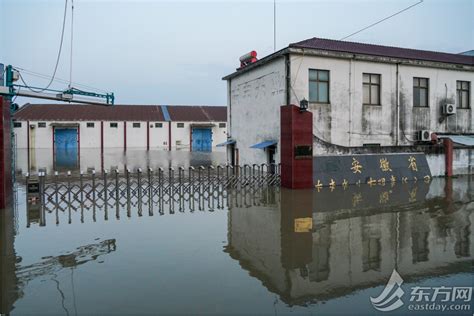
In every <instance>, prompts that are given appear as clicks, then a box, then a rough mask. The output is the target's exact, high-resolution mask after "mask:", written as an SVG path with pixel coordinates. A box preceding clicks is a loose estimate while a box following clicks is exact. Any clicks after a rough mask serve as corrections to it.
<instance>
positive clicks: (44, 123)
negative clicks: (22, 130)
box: [38, 122, 46, 128]
mask: <svg viewBox="0 0 474 316" xmlns="http://www.w3.org/2000/svg"><path fill="white" fill-rule="evenodd" d="M45 127H46V122H39V123H38V128H45Z"/></svg>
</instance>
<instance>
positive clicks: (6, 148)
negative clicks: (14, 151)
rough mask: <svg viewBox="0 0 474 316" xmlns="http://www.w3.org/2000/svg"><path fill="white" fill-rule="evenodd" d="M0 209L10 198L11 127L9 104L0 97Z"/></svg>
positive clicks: (4, 206)
mask: <svg viewBox="0 0 474 316" xmlns="http://www.w3.org/2000/svg"><path fill="white" fill-rule="evenodd" d="M0 114H1V117H0V209H4V208H6V206H7V205H8V202H9V201H10V197H11V190H12V183H11V165H12V164H11V134H10V132H11V125H10V102H7V101H6V99H5V98H3V97H2V96H0Z"/></svg>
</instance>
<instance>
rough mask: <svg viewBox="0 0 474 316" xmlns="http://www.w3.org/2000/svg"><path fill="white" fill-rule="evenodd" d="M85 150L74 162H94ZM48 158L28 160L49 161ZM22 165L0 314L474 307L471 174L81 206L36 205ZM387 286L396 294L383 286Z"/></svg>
mask: <svg viewBox="0 0 474 316" xmlns="http://www.w3.org/2000/svg"><path fill="white" fill-rule="evenodd" d="M81 155H86V153H81ZM130 155H133V157H134V158H133V157H132V156H128V157H125V158H124V157H123V156H120V155H118V154H110V155H109V156H108V157H115V156H117V157H118V158H117V159H116V160H113V159H112V160H113V161H108V160H106V162H105V164H106V165H107V164H108V165H111V166H118V168H123V166H124V165H136V166H141V167H145V168H146V166H147V165H150V164H153V165H154V167H155V166H159V165H160V164H159V163H158V162H157V160H158V159H160V161H163V159H165V161H166V163H165V165H170V164H172V163H168V160H169V159H170V157H168V156H166V155H168V153H163V154H156V156H154V154H150V155H148V156H147V155H142V154H140V153H137V152H135V153H133V154H130ZM95 156H97V155H94V157H95ZM165 156H166V157H165ZM22 157H24V155H22ZM91 157H92V155H91V156H90V157H88V158H87V157H85V158H82V159H81V161H77V162H76V161H75V162H74V163H75V164H76V165H74V166H75V168H76V169H78V168H81V169H87V168H89V167H90V168H92V167H94V168H97V170H100V165H101V164H104V163H103V162H101V161H100V158H99V160H98V161H93V159H92V158H91ZM98 157H100V155H98ZM174 157H175V158H176V159H177V160H178V164H181V163H182V164H184V165H186V166H189V165H193V164H194V162H195V161H198V164H201V163H203V162H204V164H205V163H220V162H225V154H224V153H213V154H207V155H206V154H200V155H197V156H193V155H191V154H189V153H181V154H180V153H178V154H175V156H174ZM30 159H31V157H30ZM49 159H50V160H48V158H47V157H46V158H44V163H42V164H43V165H41V164H40V163H37V162H36V161H35V164H36V165H35V169H40V168H42V167H44V168H46V169H49V170H48V172H50V171H51V170H53V169H56V168H55V164H57V162H58V160H57V159H56V160H54V159H53V160H51V158H49ZM87 159H89V160H91V159H92V160H91V161H90V162H87V163H88V164H90V166H88V165H87V164H86V165H84V161H86V160H87ZM107 159H108V158H107ZM124 159H126V160H127V161H128V162H127V163H124ZM166 159H168V160H166ZM150 162H151V163H150ZM29 164H30V166H28V162H25V159H24V158H22V159H19V161H18V163H17V166H16V168H17V170H19V172H18V176H17V181H16V183H15V193H14V203H13V206H12V207H11V208H10V209H7V210H6V211H2V212H0V231H1V234H0V243H1V253H0V254H1V257H0V276H1V278H0V313H2V314H11V315H90V314H95V315H104V314H110V315H112V314H113V315H140V314H149V315H155V314H156V315H169V314H179V315H193V314H215V315H222V314H232V315H238V314H250V315H285V314H289V315H300V314H302V315H327V314H345V315H355V314H359V315H365V314H388V315H407V314H412V313H413V315H417V314H419V315H425V314H432V313H437V314H442V315H449V314H453V315H454V314H455V315H462V314H465V315H472V313H473V310H474V309H473V306H472V286H473V262H474V261H473V254H474V243H473V230H474V227H473V224H472V223H473V221H474V216H473V210H474V177H472V176H466V177H458V178H455V179H451V180H445V179H436V178H435V179H433V180H432V181H430V182H425V181H418V182H416V183H414V182H408V183H395V184H391V183H387V184H385V185H375V186H369V185H360V186H349V187H347V188H343V187H336V188H334V189H331V188H322V189H320V190H317V189H314V190H298V191H291V190H286V189H282V188H280V187H279V186H275V185H268V186H267V185H265V184H261V185H258V186H246V185H242V186H240V187H238V188H235V187H232V188H214V189H213V191H212V192H207V193H203V194H202V195H200V196H199V197H197V198H196V199H191V198H189V195H186V194H184V195H182V196H179V197H177V198H172V199H169V198H168V199H165V200H163V201H160V200H158V199H155V198H152V199H151V200H148V199H145V198H143V199H142V198H136V199H133V200H131V201H126V199H125V197H126V195H123V196H122V198H121V199H119V201H116V200H113V192H109V193H110V194H109V195H106V196H101V197H100V198H99V197H98V198H97V199H95V200H94V201H93V202H92V200H91V199H89V200H88V202H87V203H83V204H82V205H81V204H80V203H79V204H78V203H69V204H68V203H60V205H58V204H56V202H55V200H54V196H51V197H50V198H49V199H47V200H46V202H45V205H43V206H42V207H40V206H39V205H38V204H34V203H31V202H28V198H27V194H26V186H25V181H24V177H23V176H21V175H20V173H21V172H23V173H24V172H26V170H28V169H30V170H31V171H33V172H34V170H32V166H31V161H30V162H29ZM74 166H73V167H74ZM132 167H135V166H132ZM107 168H110V166H109V167H107ZM20 169H21V170H20ZM73 169H74V168H73ZM137 194H138V195H140V194H141V193H137ZM61 199H63V200H64V198H62V197H60V200H61ZM394 271H395V272H394ZM391 278H392V279H391ZM389 279H391V280H392V282H389ZM387 283H389V285H387ZM387 288H388V290H390V289H392V292H391V293H395V295H394V296H393V297H391V296H386V297H382V296H383V295H381V294H383V292H384V289H387ZM397 289H401V290H402V291H396V290H397ZM391 293H390V295H391ZM371 298H372V299H371ZM381 300H382V301H384V302H382V303H383V304H382V303H380V301H381ZM395 303H396V304H398V305H395ZM400 304H401V305H400ZM382 305H383V306H382ZM387 306H388V307H389V308H393V310H392V311H390V312H389V313H385V312H383V311H382V310H383V308H384V307H387ZM421 306H424V307H421ZM443 308H444V309H445V310H444V311H442V309H443Z"/></svg>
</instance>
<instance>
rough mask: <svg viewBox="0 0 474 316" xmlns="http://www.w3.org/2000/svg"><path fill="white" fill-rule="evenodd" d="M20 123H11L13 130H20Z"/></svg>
mask: <svg viewBox="0 0 474 316" xmlns="http://www.w3.org/2000/svg"><path fill="white" fill-rule="evenodd" d="M20 127H21V122H13V128H20Z"/></svg>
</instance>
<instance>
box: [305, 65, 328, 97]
mask: <svg viewBox="0 0 474 316" xmlns="http://www.w3.org/2000/svg"><path fill="white" fill-rule="evenodd" d="M308 98H309V102H316V103H329V70H320V69H310V70H309V96H308Z"/></svg>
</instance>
